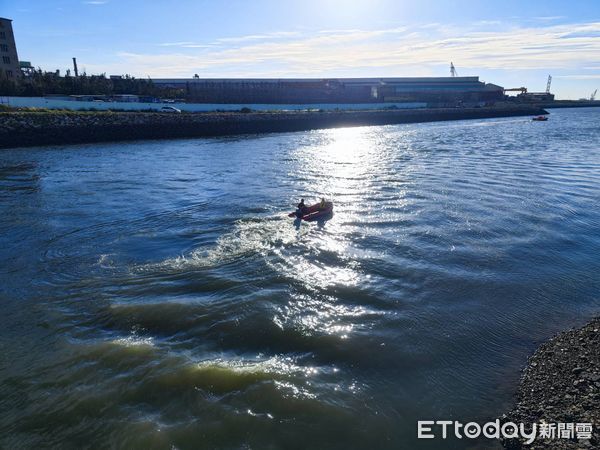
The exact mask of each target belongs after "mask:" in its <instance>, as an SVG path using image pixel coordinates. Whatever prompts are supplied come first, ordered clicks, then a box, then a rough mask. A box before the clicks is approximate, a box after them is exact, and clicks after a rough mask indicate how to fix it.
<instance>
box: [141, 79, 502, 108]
mask: <svg viewBox="0 0 600 450" xmlns="http://www.w3.org/2000/svg"><path fill="white" fill-rule="evenodd" d="M152 81H153V82H154V84H155V85H156V86H162V87H170V88H175V89H181V90H183V91H185V94H186V99H187V101H188V102H198V103H217V104H218V103H223V104H226V103H253V104H257V103H269V104H292V103H303V104H311V103H312V104H318V103H410V102H425V103H427V104H429V105H432V106H433V105H456V104H482V103H483V104H489V103H494V102H495V101H500V100H502V99H503V98H504V90H503V88H502V87H501V86H497V85H494V84H490V83H483V82H481V81H479V77H430V78H334V79H332V78H329V79H314V78H300V79H298V78H296V79H294V78H288V79H285V78H282V79H273V78H263V79H260V78H252V79H241V78H240V79H237V78H225V79H200V78H190V79H182V78H179V79H154V80H152Z"/></svg>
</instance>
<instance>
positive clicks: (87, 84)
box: [0, 69, 186, 99]
mask: <svg viewBox="0 0 600 450" xmlns="http://www.w3.org/2000/svg"><path fill="white" fill-rule="evenodd" d="M49 94H59V95H119V94H132V95H140V96H148V97H160V98H173V99H174V98H184V97H185V96H186V92H185V89H172V88H162V87H157V86H155V85H154V83H152V80H150V79H148V80H144V79H139V78H135V77H132V76H129V75H125V76H124V77H122V78H119V79H110V78H107V77H106V74H101V75H87V74H85V73H83V74H82V75H80V76H78V77H74V76H71V73H70V71H67V73H66V74H65V76H61V75H60V72H59V71H58V70H57V71H56V72H43V71H42V70H41V69H38V70H36V71H34V72H33V74H32V75H31V76H30V77H27V78H24V79H23V80H22V81H21V82H19V83H16V82H15V81H13V80H8V79H3V78H0V95H5V96H17V97H19V96H20V97H39V96H44V95H49Z"/></svg>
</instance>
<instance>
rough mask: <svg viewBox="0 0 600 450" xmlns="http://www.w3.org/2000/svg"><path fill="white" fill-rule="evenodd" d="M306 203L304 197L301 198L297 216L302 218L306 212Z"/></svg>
mask: <svg viewBox="0 0 600 450" xmlns="http://www.w3.org/2000/svg"><path fill="white" fill-rule="evenodd" d="M306 209H307V208H306V205H305V204H304V199H303V198H302V199H300V203H298V209H296V217H299V218H302V216H303V215H304V213H305V212H306Z"/></svg>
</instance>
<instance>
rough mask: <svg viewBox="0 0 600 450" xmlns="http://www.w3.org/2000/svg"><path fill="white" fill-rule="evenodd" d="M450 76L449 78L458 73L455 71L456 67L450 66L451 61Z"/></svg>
mask: <svg viewBox="0 0 600 450" xmlns="http://www.w3.org/2000/svg"><path fill="white" fill-rule="evenodd" d="M450 76H451V77H456V76H458V72H457V71H456V67H454V64H452V61H450Z"/></svg>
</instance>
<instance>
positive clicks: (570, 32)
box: [94, 22, 600, 79]
mask: <svg viewBox="0 0 600 450" xmlns="http://www.w3.org/2000/svg"><path fill="white" fill-rule="evenodd" d="M484 28H485V31H481V29H482V27H480V26H478V25H477V24H473V25H472V26H471V27H470V28H464V27H463V28H457V27H453V26H449V25H441V24H428V25H426V26H423V25H421V26H416V27H392V28H384V29H379V30H360V29H349V30H322V31H321V32H314V33H300V32H296V31H279V32H273V33H265V34H256V35H246V36H239V37H223V38H220V39H217V40H213V41H212V42H207V43H204V42H194V41H182V42H167V43H163V44H159V45H158V47H162V50H160V53H140V52H131V51H121V52H119V53H118V58H119V63H118V64H113V65H111V66H104V67H98V68H96V67H94V70H99V71H101V72H110V73H121V72H123V73H125V72H128V73H132V74H135V75H138V76H147V75H149V76H152V77H164V78H167V77H190V76H191V75H192V74H194V73H199V74H201V76H203V77H204V76H206V77H227V76H236V77H252V76H253V77H264V76H267V77H286V76H287V77H294V76H315V77H321V76H353V75H356V76H365V75H366V74H369V75H371V76H420V75H432V74H439V69H440V67H443V66H447V65H449V63H450V61H453V62H454V63H455V65H456V66H457V68H458V70H459V73H461V74H468V73H474V74H478V73H480V71H482V70H503V71H505V72H506V73H509V72H517V71H519V70H544V71H548V72H551V71H557V72H560V70H564V71H567V73H568V71H571V73H582V72H581V71H582V70H583V71H585V70H590V71H591V72H592V73H590V74H587V75H585V76H586V78H585V79H595V78H598V76H599V74H598V70H599V65H600V64H599V61H600V58H599V57H598V55H600V39H599V38H598V37H596V33H599V32H600V22H590V23H579V24H560V25H556V24H555V25H548V26H542V27H523V26H522V27H511V28H508V29H502V30H497V29H496V30H493V31H492V30H489V27H484ZM565 36H569V38H568V39H565ZM594 71H595V72H594ZM576 76H583V75H576ZM581 79H583V78H581Z"/></svg>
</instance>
